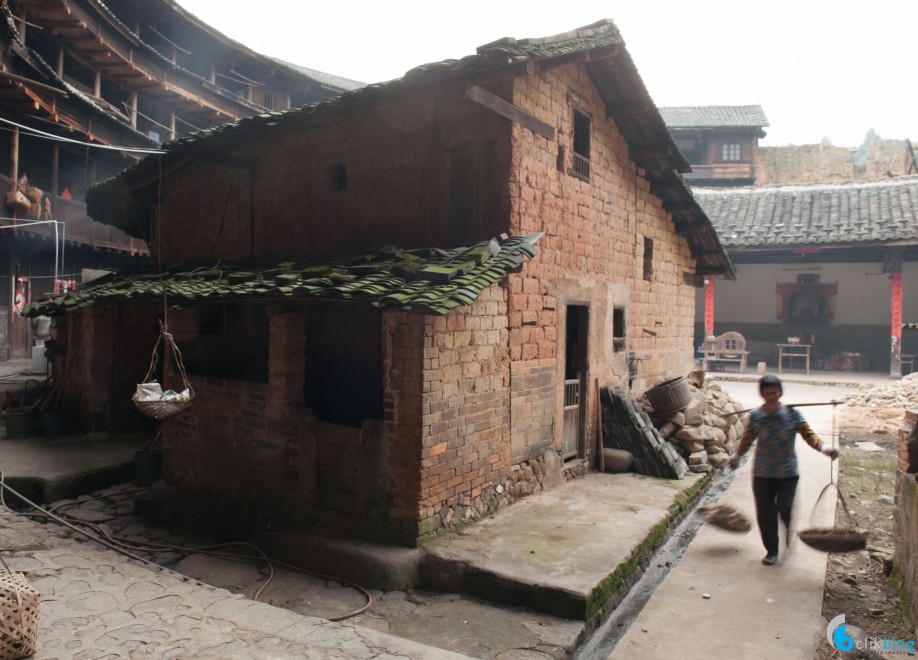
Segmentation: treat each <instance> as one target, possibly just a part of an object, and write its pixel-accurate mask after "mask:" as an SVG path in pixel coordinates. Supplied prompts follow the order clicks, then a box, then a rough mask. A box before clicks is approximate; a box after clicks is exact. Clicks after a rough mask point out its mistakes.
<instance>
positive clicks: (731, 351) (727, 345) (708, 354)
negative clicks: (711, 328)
mask: <svg viewBox="0 0 918 660" xmlns="http://www.w3.org/2000/svg"><path fill="white" fill-rule="evenodd" d="M698 353H699V354H700V355H701V358H702V363H701V364H702V366H703V367H704V369H705V370H706V371H707V370H709V368H712V367H714V366H717V363H718V362H736V363H738V364H739V365H740V373H741V374H744V373H746V362H747V360H748V359H749V351H747V350H746V338H745V337H743V335H741V334H740V333H738V332H725V333H724V334H722V335H719V336H717V337H708V338H707V339H705V340H704V341H703V342H702V343H701V348H700V349H698Z"/></svg>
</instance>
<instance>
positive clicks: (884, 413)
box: [839, 373, 918, 433]
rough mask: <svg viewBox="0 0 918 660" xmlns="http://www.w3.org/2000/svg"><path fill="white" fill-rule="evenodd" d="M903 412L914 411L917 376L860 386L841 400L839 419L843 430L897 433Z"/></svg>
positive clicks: (917, 392) (917, 401)
mask: <svg viewBox="0 0 918 660" xmlns="http://www.w3.org/2000/svg"><path fill="white" fill-rule="evenodd" d="M906 410H918V373H916V374H909V375H908V376H906V377H905V378H903V379H902V380H897V381H892V382H890V383H888V384H883V385H874V386H872V387H871V386H870V385H868V384H866V383H862V384H861V385H860V386H859V388H858V391H857V393H855V394H851V395H849V396H847V397H845V407H844V408H842V409H841V412H840V414H839V420H840V423H841V424H842V426H843V427H859V428H861V427H862V428H865V429H871V430H872V432H874V433H897V432H898V429H899V427H900V426H901V424H902V420H903V418H904V415H905V411H906Z"/></svg>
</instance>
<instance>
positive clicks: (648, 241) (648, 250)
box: [644, 236, 653, 282]
mask: <svg viewBox="0 0 918 660" xmlns="http://www.w3.org/2000/svg"><path fill="white" fill-rule="evenodd" d="M644 279H645V280H647V281H648V282H649V281H650V280H652V279H653V239H652V238H647V237H646V236H645V237H644Z"/></svg>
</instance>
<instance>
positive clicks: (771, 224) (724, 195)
mask: <svg viewBox="0 0 918 660" xmlns="http://www.w3.org/2000/svg"><path fill="white" fill-rule="evenodd" d="M693 193H694V195H695V199H696V200H697V201H698V203H699V204H700V205H701V207H702V208H703V209H704V211H705V213H706V214H707V216H708V217H709V218H710V219H711V222H712V223H713V224H714V226H715V227H716V228H717V231H718V233H719V234H720V238H721V241H722V242H723V244H724V246H726V247H727V248H728V249H729V248H731V247H765V246H775V247H781V246H790V245H808V244H812V245H816V244H819V245H831V244H833V243H845V244H849V243H852V242H855V243H857V242H863V243H875V242H878V241H900V240H918V176H905V177H897V178H893V179H886V180H882V181H854V182H849V183H833V184H814V185H798V186H750V187H743V188H695V189H693Z"/></svg>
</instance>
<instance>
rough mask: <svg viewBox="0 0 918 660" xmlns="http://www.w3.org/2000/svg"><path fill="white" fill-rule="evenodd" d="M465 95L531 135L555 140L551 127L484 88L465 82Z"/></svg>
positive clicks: (553, 130)
mask: <svg viewBox="0 0 918 660" xmlns="http://www.w3.org/2000/svg"><path fill="white" fill-rule="evenodd" d="M465 95H466V97H468V98H469V99H471V100H472V101H475V102H476V103H478V104H480V105H483V106H484V107H486V108H488V109H489V110H492V111H493V112H496V113H497V114H499V115H500V116H501V117H506V118H507V119H509V120H510V121H513V122H516V123H518V124H520V125H521V126H525V127H526V128H528V129H529V130H531V131H532V132H533V133H537V134H538V135H541V136H542V137H544V138H545V139H547V140H554V139H555V129H554V128H553V127H552V126H551V125H549V124H547V123H545V122H544V121H542V120H541V119H537V118H536V117H533V116H532V115H530V114H529V113H528V112H524V111H523V110H520V109H519V108H517V107H516V106H515V105H513V104H512V103H508V102H507V101H505V100H504V99H502V98H500V97H499V96H497V95H496V94H492V93H491V92H489V91H488V90H486V89H485V88H484V87H479V86H478V85H473V84H471V83H470V82H468V81H466V85H465Z"/></svg>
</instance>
